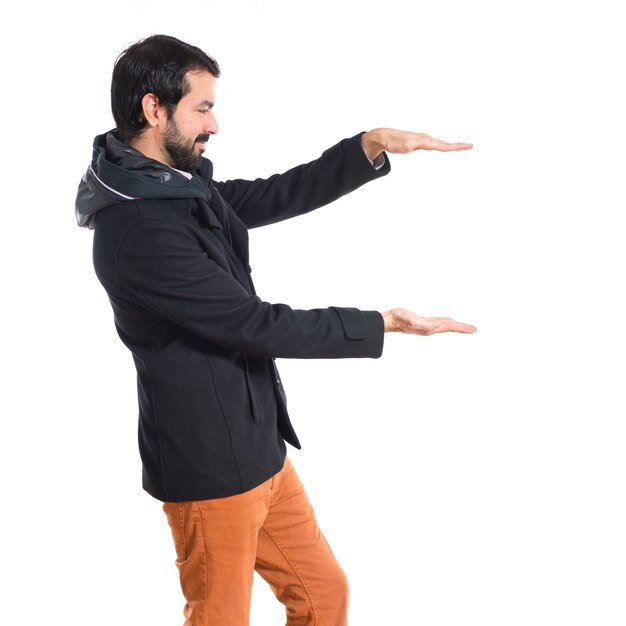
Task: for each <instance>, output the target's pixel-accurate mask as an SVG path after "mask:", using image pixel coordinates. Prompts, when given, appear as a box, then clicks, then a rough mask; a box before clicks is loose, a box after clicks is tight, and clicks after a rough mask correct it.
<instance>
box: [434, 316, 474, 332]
mask: <svg viewBox="0 0 626 626" xmlns="http://www.w3.org/2000/svg"><path fill="white" fill-rule="evenodd" d="M426 319H427V320H428V321H429V322H431V323H432V325H433V326H432V327H433V330H432V332H433V333H445V332H454V333H466V334H470V333H474V332H476V326H473V325H472V324H466V323H464V322H457V321H455V320H453V319H452V318H450V317H428V318H426Z"/></svg>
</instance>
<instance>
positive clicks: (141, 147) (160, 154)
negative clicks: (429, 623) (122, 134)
mask: <svg viewBox="0 0 626 626" xmlns="http://www.w3.org/2000/svg"><path fill="white" fill-rule="evenodd" d="M128 145H129V146H130V147H131V148H134V149H135V150H138V151H139V152H141V154H143V155H145V156H147V157H148V158H149V159H154V160H155V161H159V163H163V164H165V165H167V166H168V167H172V163H171V161H170V159H169V157H168V155H167V153H166V152H165V151H164V150H163V148H162V147H161V144H160V142H158V141H157V140H156V138H155V137H154V136H153V135H152V134H151V133H148V132H146V131H144V132H143V133H141V135H139V136H138V137H135V139H133V140H132V141H129V142H128Z"/></svg>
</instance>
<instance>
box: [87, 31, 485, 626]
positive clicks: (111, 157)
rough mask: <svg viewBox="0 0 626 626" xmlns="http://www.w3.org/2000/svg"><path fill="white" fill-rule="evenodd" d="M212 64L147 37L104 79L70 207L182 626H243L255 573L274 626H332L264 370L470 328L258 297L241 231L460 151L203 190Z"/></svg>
mask: <svg viewBox="0 0 626 626" xmlns="http://www.w3.org/2000/svg"><path fill="white" fill-rule="evenodd" d="M219 73H220V71H219V67H218V64H217V63H216V62H215V60H214V59H212V58H210V57H209V56H207V55H206V54H205V53H204V52H203V51H201V50H200V49H198V48H196V47H194V46H190V45H188V44H186V43H183V42H181V41H179V40H177V39H175V38H173V37H167V36H161V35H159V36H153V37H149V38H147V39H145V40H142V41H139V42H138V43H136V44H133V45H132V46H130V47H129V48H128V49H127V50H126V51H125V52H124V53H122V55H121V56H120V57H119V58H118V60H117V62H116V64H115V68H114V71H113V79H112V85H111V100H112V109H113V116H114V119H115V123H116V129H115V130H113V131H110V132H108V133H106V134H104V135H100V136H98V137H96V139H95V142H94V154H93V161H92V163H91V165H90V167H89V169H88V170H87V173H86V174H85V176H84V177H83V179H82V180H81V183H80V186H79V190H78V196H77V201H76V214H77V219H78V223H79V224H80V225H81V226H88V227H89V228H92V229H94V241H93V261H94V267H95V271H96V274H97V276H98V278H99V280H100V281H101V283H102V285H103V286H104V288H105V289H106V291H107V293H108V296H109V298H110V301H111V305H112V307H113V311H114V317H115V325H116V328H117V331H118V333H119V336H120V338H121V339H122V341H123V342H124V343H125V344H126V346H128V348H129V349H130V350H131V351H132V354H133V359H134V362H135V366H136V368H137V380H138V398H139V447H140V454H141V459H142V464H143V486H144V489H145V490H146V491H147V492H148V493H150V494H151V495H152V496H154V497H155V498H157V499H159V500H161V501H162V502H163V503H164V505H163V508H164V510H165V513H166V514H167V518H168V522H169V525H170V527H171V531H172V536H173V539H174V544H175V548H176V555H177V561H176V563H177V566H178V568H179V573H180V580H181V586H182V590H183V593H184V595H185V598H186V601H187V602H186V606H185V609H184V614H185V617H186V622H185V623H186V624H187V625H195V626H209V625H211V626H241V625H244V624H247V623H248V619H249V608H250V592H251V585H252V577H253V570H256V571H257V572H258V573H259V574H260V575H261V576H262V577H263V578H265V580H267V581H268V583H269V584H270V585H271V587H272V589H273V591H274V593H275V594H276V596H277V598H278V599H279V600H280V601H281V602H282V603H283V604H284V605H285V607H286V611H287V623H288V624H291V625H295V624H302V625H304V624H307V625H313V624H316V625H318V626H322V625H324V626H341V625H344V624H345V623H346V613H347V585H346V581H345V576H344V574H343V572H342V570H341V568H340V567H339V565H338V564H337V562H336V561H335V558H334V557H333V554H332V552H331V550H330V548H329V547H328V544H327V543H326V540H325V539H324V537H323V535H322V534H321V533H320V532H319V529H318V527H317V524H316V522H315V517H314V515H313V511H312V509H311V506H310V504H309V502H308V500H307V497H306V494H305V492H304V490H303V488H302V485H301V483H300V482H299V480H298V477H297V475H296V473H295V471H294V469H293V467H292V465H291V463H290V461H289V459H287V458H286V446H285V441H287V442H288V443H290V444H291V445H292V446H294V447H296V448H299V447H300V443H299V441H298V438H297V436H296V433H295V432H294V429H293V427H292V425H291V422H290V420H289V416H288V413H287V407H286V398H285V394H284V391H283V389H282V384H281V381H280V376H279V375H278V371H277V369H276V365H275V363H274V360H275V358H276V357H287V358H345V357H371V358H377V357H379V356H380V355H381V353H382V348H383V337H384V333H385V332H392V331H393V332H403V333H410V334H419V335H429V334H432V333H438V332H445V331H452V332H461V333H471V332H474V331H475V330H476V329H475V328H474V327H473V326H471V325H468V324H462V323H459V322H455V321H454V320H451V319H449V318H423V317H420V316H418V315H416V314H415V313H413V312H411V311H408V310H406V309H391V310H389V311H386V312H384V313H379V312H378V311H360V310H358V309H355V308H346V307H330V308H327V309H313V310H308V311H305V310H294V309H292V308H290V307H288V306H286V305H284V304H274V305H273V304H269V303H267V302H264V301H262V300H261V299H260V298H259V297H258V296H256V294H255V291H254V286H253V283H252V279H251V276H250V265H249V262H248V234H247V229H248V228H254V227H257V226H263V225H266V224H271V223H273V222H278V221H280V220H283V219H287V218H290V217H294V216H296V215H301V214H303V213H306V212H308V211H311V210H313V209H316V208H318V207H320V206H323V205H325V204H327V203H329V202H331V201H333V200H335V199H336V198H338V197H340V196H341V195H343V194H345V193H348V192H349V191H352V190H354V189H356V188H357V187H359V186H361V185H362V184H364V183H366V182H368V181H370V180H373V179H375V178H378V177H380V176H384V175H385V174H387V173H388V172H389V169H390V166H389V162H388V159H387V157H386V156H385V151H387V152H395V153H406V152H411V151H413V150H416V149H420V148H421V149H428V150H442V151H452V150H464V149H468V148H471V144H449V143H446V142H443V141H439V140H436V139H433V138H431V137H429V136H428V135H424V134H419V133H409V132H403V131H396V130H391V129H376V130H373V131H370V132H366V133H360V134H359V135H356V136H355V137H352V138H349V139H344V140H343V141H341V142H340V143H338V144H337V145H335V146H333V147H331V148H329V149H328V150H326V151H325V152H324V153H323V154H322V156H321V157H320V158H318V159H317V160H315V161H312V162H311V163H308V164H305V165H301V166H298V167H295V168H293V169H291V170H289V171H287V172H285V173H284V174H281V175H275V176H272V177H270V178H268V179H267V180H260V179H257V180H255V181H245V180H231V181H226V182H217V181H214V180H213V179H212V164H211V162H210V161H209V160H207V159H204V158H202V154H203V152H204V151H205V148H206V144H207V142H208V141H209V138H210V137H211V135H213V134H215V133H216V132H217V123H216V121H215V117H214V115H213V105H214V102H215V95H214V90H215V79H216V78H217V77H218V76H219Z"/></svg>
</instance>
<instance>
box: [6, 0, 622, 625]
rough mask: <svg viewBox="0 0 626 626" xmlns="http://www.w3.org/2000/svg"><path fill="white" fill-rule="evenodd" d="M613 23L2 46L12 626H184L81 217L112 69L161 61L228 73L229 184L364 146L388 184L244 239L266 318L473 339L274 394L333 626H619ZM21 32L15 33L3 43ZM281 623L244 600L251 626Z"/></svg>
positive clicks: (204, 24) (447, 14) (40, 35)
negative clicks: (345, 612)
mask: <svg viewBox="0 0 626 626" xmlns="http://www.w3.org/2000/svg"><path fill="white" fill-rule="evenodd" d="M618 4H619V3H618V2H608V1H602V0H600V1H596V2H594V3H591V2H576V1H573V2H571V1H570V2H565V1H562V2H559V1H555V0H547V1H546V0H543V1H537V0H529V1H527V2H526V3H510V2H496V1H495V0H491V1H490V0H474V1H472V2H464V1H459V0H457V1H448V2H446V1H441V2H436V3H435V2H423V1H413V2H400V1H397V0H396V1H393V0H387V1H385V2H383V1H382V0H378V1H376V2H371V1H369V0H360V1H356V0H351V1H346V2H341V1H339V0H335V1H334V2H328V1H327V0H317V1H316V2H314V3H300V2H293V1H291V2H288V1H272V0H266V1H263V2H261V1H257V2H255V1H252V0H249V1H239V2H226V1H219V2H218V1H205V2H198V3H180V2H162V1H159V0H153V1H151V2H136V1H133V0H126V1H125V2H116V1H108V2H100V3H95V4H84V5H75V4H74V3H70V2H56V3H43V2H41V3H33V2H23V3H20V4H19V5H15V6H13V8H12V13H11V14H9V13H5V15H4V18H3V25H2V31H3V32H2V38H1V43H0V45H1V46H2V50H1V53H2V59H3V75H2V94H3V95H2V103H1V106H2V156H1V158H2V173H3V180H2V185H3V189H2V198H3V202H2V223H3V228H2V229H1V231H0V250H1V253H2V263H1V268H2V287H3V289H2V292H3V305H2V330H3V341H2V354H3V359H2V360H3V362H4V374H3V376H2V380H3V391H2V397H1V402H2V406H1V411H2V413H1V420H2V422H1V424H2V432H1V435H0V464H1V467H0V470H1V473H0V475H1V480H2V491H1V497H2V500H1V502H2V504H1V510H2V513H1V516H0V520H1V524H2V531H1V541H2V545H1V555H2V559H1V566H0V567H1V568H2V574H3V580H4V583H3V587H2V594H1V597H2V600H1V603H2V604H1V608H0V623H2V624H17V623H20V624H22V623H23V624H56V623H58V624H61V623H62V624H76V625H84V624H89V625H90V626H99V625H107V626H109V625H110V624H150V625H152V626H159V625H164V626H165V625H173V624H180V623H182V614H181V610H182V605H183V599H182V595H181V592H180V589H179V586H178V578H177V571H176V568H175V566H174V559H175V554H174V549H173V544H172V542H171V535H170V533H169V528H168V527H167V523H166V519H165V516H164V514H163V512H162V511H161V508H160V506H161V505H160V503H159V502H157V501H156V500H153V499H152V498H151V497H150V496H148V495H147V494H146V493H145V492H143V491H142V489H141V485H140V482H141V479H140V463H139V454H138V450H137V442H136V429H137V424H136V419H137V416H136V415H137V400H136V396H135V374H134V367H133V364H132V360H131V356H130V353H129V352H128V351H127V350H126V348H125V347H124V346H123V344H122V343H121V342H120V341H119V339H118V337H117V335H116V333H115V329H114V326H113V319H112V313H111V309H110V306H109V303H108V300H107V298H106V294H105V292H104V290H103V289H102V287H101V286H100V284H99V283H98V281H97V279H96V277H95V274H94V273H93V268H92V265H91V240H92V233H91V232H90V231H87V230H84V229H79V228H78V227H77V226H76V223H75V221H74V215H73V205H74V197H75V191H76V187H77V185H78V181H79V178H80V176H81V175H82V173H83V171H84V170H85V169H86V167H87V164H88V162H89V159H90V156H91V143H92V140H93V136H94V135H96V134H98V133H102V132H105V131H106V130H108V129H110V128H111V127H112V125H113V122H112V118H111V115H110V112H109V87H110V75H111V70H112V67H113V62H114V60H115V58H116V57H117V55H118V54H119V52H121V50H122V49H123V48H124V47H126V46H127V45H128V44H129V43H131V42H134V41H136V40H137V39H139V38H141V37H144V36H147V35H149V34H153V33H167V34H171V35H174V36H177V37H180V38H181V39H184V40H186V41H189V42H190V43H193V44H195V45H198V46H200V47H202V48H203V49H205V50H206V51H207V52H208V53H209V54H211V55H213V56H214V57H215V58H217V60H218V61H219V63H220V65H221V67H222V72H223V76H222V78H220V79H219V81H218V88H217V94H216V95H217V105H216V107H215V114H216V117H217V119H218V122H219V124H220V132H219V134H218V135H217V136H215V137H214V138H212V140H211V142H210V143H209V146H208V152H207V156H209V157H210V158H212V159H213V160H214V162H215V174H216V178H217V179H226V178H229V177H257V176H267V175H270V174H272V173H274V172H278V171H282V170H284V169H287V168H288V167H290V166H292V165H297V164H299V163H301V162H305V161H308V160H310V159H313V158H315V157H317V156H318V155H319V154H320V153H321V152H322V151H323V150H324V149H326V148H327V147H329V146H330V145H332V144H334V143H336V142H337V141H339V140H340V139H342V138H344V137H347V136H352V135H354V134H356V133H357V132H359V131H361V130H367V129H370V128H373V127H376V126H390V127H395V128H405V129H410V130H416V131H422V132H428V133H430V134H432V135H434V136H436V137H439V138H441V139H444V140H449V141H469V142H473V143H474V144H475V147H474V148H473V150H471V151H469V152H462V153H457V154H439V153H432V152H431V153H429V152H418V153H415V154H412V155H407V156H395V157H391V163H392V172H391V173H390V175H389V176H387V177H386V178H384V179H382V180H379V181H375V182H373V183H371V184H369V185H367V186H366V187H364V188H362V189H360V190H358V191H356V192H354V193H353V194H352V195H350V196H349V197H345V198H342V199H341V200H339V201H338V202H336V203H334V204H333V205H330V206H328V207H325V208H322V209H320V210H319V211H316V212H314V213H312V214H310V215H307V216H303V217H301V218H299V219H296V220H291V221H288V222H285V223H282V224H278V225H275V226H271V227H267V228H263V229H259V230H257V231H252V232H251V256H252V267H253V277H254V279H255V282H256V287H257V291H258V293H259V295H260V296H261V297H262V298H263V299H265V300H267V301H270V302H285V303H288V304H290V305H292V306H293V307H295V308H314V307H320V306H330V305H337V306H356V307H359V308H362V309H377V310H386V309H388V308H392V307H394V306H401V307H406V308H411V309H413V310H415V311H417V312H418V313H420V314H424V315H446V316H452V317H454V318H456V319H458V320H461V321H465V322H469V323H473V324H475V325H476V326H477V327H478V332H477V333H476V334H474V335H472V336H462V335H452V334H449V335H439V336H434V337H429V338H421V337H410V336H404V335H387V336H386V338H385V348H384V353H383V356H382V358H381V359H378V360H338V361H288V360H283V361H281V363H280V369H281V373H282V375H283V379H284V382H285V386H286V389H287V393H288V397H289V405H290V411H291V415H292V419H293V421H294V423H295V426H296V429H297V431H298V434H299V436H300V439H301V441H302V442H303V445H304V447H303V450H302V451H300V452H298V451H295V450H292V451H291V452H290V455H291V458H292V460H293V462H294V464H295V466H296V468H297V470H298V472H299V474H300V476H301V478H302V480H303V482H304V484H305V486H306V487H307V490H308V493H309V496H310V498H311V500H312V502H313V504H314V506H315V509H316V512H317V516H318V519H319V522H320V525H321V527H322V529H323V530H324V532H325V534H326V536H327V538H328V540H329V542H330V544H331V546H332V547H333V549H334V551H335V554H336V555H337V557H338V558H339V560H340V562H341V563H342V565H343V567H344V569H345V570H346V572H347V574H348V577H349V580H350V583H351V608H350V623H351V625H352V626H370V625H371V626H378V625H380V624H406V625H412V624H415V625H428V626H453V625H454V626H457V625H459V624H464V625H480V626H492V625H493V626H496V625H497V626H501V625H507V626H514V625H520V626H527V625H529V624H532V625H533V626H557V625H567V626H579V625H581V626H582V625H589V626H596V625H599V624H601V625H602V626H614V625H615V626H618V625H619V626H623V625H624V624H626V598H625V585H626V565H625V564H626V539H625V532H624V529H625V528H626V501H625V486H626V485H625V482H626V481H625V478H626V460H625V454H624V449H625V444H626V426H625V418H626V410H625V408H626V406H625V405H626V402H625V400H624V354H625V351H624V349H625V347H626V345H625V344H626V341H625V340H626V331H625V327H626V324H625V318H626V306H625V305H624V299H623V276H624V262H625V260H626V259H625V256H626V255H625V253H624V246H623V243H621V242H623V234H622V230H623V213H624V209H625V208H626V203H625V195H626V193H625V188H624V145H625V143H626V132H625V130H626V129H625V123H624V111H626V101H625V100H626V99H625V98H624V92H623V84H624V59H625V58H626V54H625V53H626V49H625V48H626V44H625V40H624V31H623V21H622V20H621V18H620V19H618V13H617V7H618ZM11 15H12V16H13V17H11ZM283 622H284V611H283V608H282V607H281V606H280V605H279V604H278V603H277V602H276V601H275V599H274V598H273V596H272V594H271V591H270V590H269V588H267V587H266V586H265V584H264V583H263V581H261V579H256V581H255V587H254V596H253V608H252V624H253V626H265V625H267V626H271V625H276V624H281V623H283Z"/></svg>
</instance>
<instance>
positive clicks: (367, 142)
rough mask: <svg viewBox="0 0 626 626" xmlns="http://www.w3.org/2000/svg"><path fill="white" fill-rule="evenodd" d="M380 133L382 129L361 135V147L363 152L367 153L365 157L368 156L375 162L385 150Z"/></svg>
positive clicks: (375, 129)
mask: <svg viewBox="0 0 626 626" xmlns="http://www.w3.org/2000/svg"><path fill="white" fill-rule="evenodd" d="M380 133H381V129H380V128H374V129H373V130H369V131H367V132H366V133H363V135H361V147H362V148H363V152H365V156H367V158H368V159H369V160H370V161H375V160H376V157H378V156H379V155H380V154H382V152H383V149H384V148H383V144H382V142H381V137H380Z"/></svg>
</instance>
